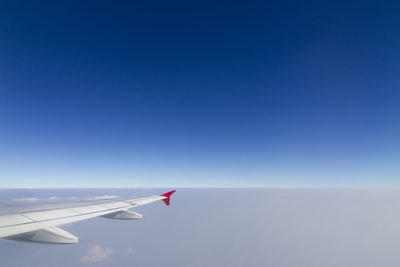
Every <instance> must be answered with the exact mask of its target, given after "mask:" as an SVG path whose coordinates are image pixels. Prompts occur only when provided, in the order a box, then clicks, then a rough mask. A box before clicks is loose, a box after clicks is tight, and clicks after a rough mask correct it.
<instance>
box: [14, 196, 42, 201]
mask: <svg viewBox="0 0 400 267" xmlns="http://www.w3.org/2000/svg"><path fill="white" fill-rule="evenodd" d="M39 200H40V199H39V198H37V197H24V198H16V199H14V201H15V202H36V201H39Z"/></svg>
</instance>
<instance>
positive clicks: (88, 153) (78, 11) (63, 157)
mask: <svg viewBox="0 0 400 267" xmlns="http://www.w3.org/2000/svg"><path fill="white" fill-rule="evenodd" d="M398 5H399V4H395V3H389V2H385V1H382V2H379V3H375V2H373V1H360V2H356V1H351V2H348V1H332V2H328V1H302V2H301V3H298V1H286V2H280V3H276V2H269V1H260V2H249V1H243V2H241V1H235V2H225V1H217V2H215V1H189V2H187V1H181V2H179V1H172V2H171V1H168V2H165V1H146V2H145V3H139V2H130V3H122V2H115V1H112V2H111V1H88V2H85V3H82V2H81V1H76V2H74V1H66V2H60V1H57V2H54V1H48V2H35V3H31V2H29V1H27V2H24V1H5V2H2V3H1V4H0V186H1V187H143V186H144V187H147V186H149V187H170V186H178V187H179V186H182V187H214V186H217V187H261V186H393V185H396V186H397V185H399V177H398V176H399V173H400V168H399V167H398V165H399V164H398V162H399V159H400V145H399V136H400V123H399V115H400V108H399V100H400V90H399V89H398V88H399V85H400V84H399V80H398V73H399V71H400V63H399V62H400V50H399V47H400V32H399V31H398V29H399V27H400V18H399V17H398V14H397V12H396V11H397V10H398V8H399V6H398Z"/></svg>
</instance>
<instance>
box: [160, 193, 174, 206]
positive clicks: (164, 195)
mask: <svg viewBox="0 0 400 267" xmlns="http://www.w3.org/2000/svg"><path fill="white" fill-rule="evenodd" d="M175 191H176V190H172V191H169V192H167V193H165V194H162V195H161V196H162V197H166V198H164V199H163V200H162V201H164V203H165V205H167V206H169V199H170V197H171V195H172V194H173V193H175Z"/></svg>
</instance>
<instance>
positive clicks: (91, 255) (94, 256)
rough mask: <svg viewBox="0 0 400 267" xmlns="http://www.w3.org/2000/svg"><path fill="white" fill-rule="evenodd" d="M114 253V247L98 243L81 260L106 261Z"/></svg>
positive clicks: (84, 261)
mask: <svg viewBox="0 0 400 267" xmlns="http://www.w3.org/2000/svg"><path fill="white" fill-rule="evenodd" d="M113 254H114V250H113V249H111V248H106V247H102V246H101V245H100V244H96V245H94V246H93V247H92V248H90V249H89V250H88V251H87V252H86V254H85V255H84V256H83V257H82V258H81V260H80V261H81V262H83V263H86V262H99V261H104V260H105V259H107V258H108V257H110V256H111V255H113Z"/></svg>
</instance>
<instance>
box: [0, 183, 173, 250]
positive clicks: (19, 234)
mask: <svg viewBox="0 0 400 267" xmlns="http://www.w3.org/2000/svg"><path fill="white" fill-rule="evenodd" d="M173 193H175V190H173V191H170V192H168V193H165V194H162V195H160V196H149V197H142V198H128V199H118V200H113V201H108V202H102V203H85V204H80V205H76V206H71V207H66V208H56V209H46V210H38V211H32V212H25V213H16V214H6V215H1V216H0V238H7V239H13V240H19V241H31V242H45V243H57V244H71V243H77V242H78V241H79V238H78V237H76V236H74V235H72V234H70V233H68V232H66V231H64V230H62V229H61V228H58V226H60V225H64V224H68V223H73V222H77V221H82V220H86V219H90V218H94V217H98V216H102V217H106V218H111V219H120V220H132V219H141V218H143V216H142V215H141V214H139V213H136V212H133V211H130V210H129V209H131V208H135V207H138V206H143V205H146V204H149V203H152V202H155V201H158V200H163V201H164V203H165V204H166V205H169V203H170V197H171V195H172V194H173Z"/></svg>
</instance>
